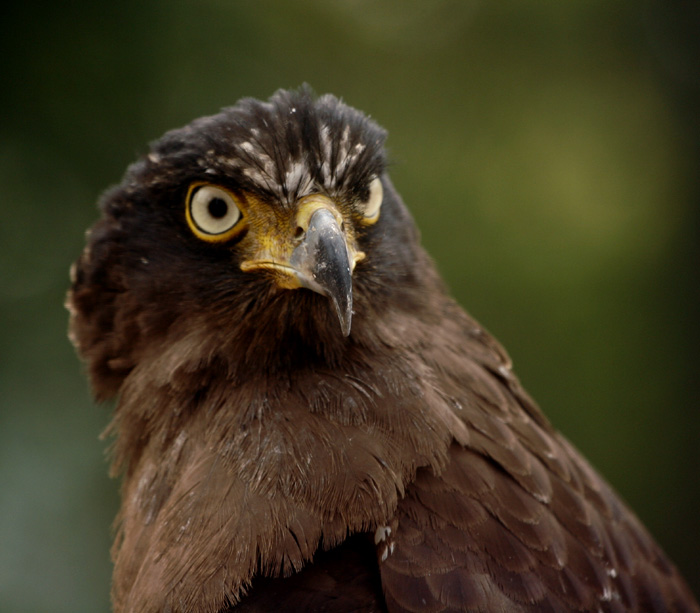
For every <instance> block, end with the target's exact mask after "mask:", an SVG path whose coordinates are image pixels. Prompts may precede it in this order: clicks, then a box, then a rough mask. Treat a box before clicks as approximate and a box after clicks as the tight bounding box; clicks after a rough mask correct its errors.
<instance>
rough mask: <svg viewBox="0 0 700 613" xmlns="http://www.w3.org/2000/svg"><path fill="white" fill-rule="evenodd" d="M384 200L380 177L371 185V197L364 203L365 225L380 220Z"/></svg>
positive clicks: (373, 180)
mask: <svg viewBox="0 0 700 613" xmlns="http://www.w3.org/2000/svg"><path fill="white" fill-rule="evenodd" d="M383 200H384V187H383V186H382V181H381V179H380V178H379V177H374V179H372V180H371V181H370V184H369V197H368V198H367V200H365V201H364V202H362V214H363V215H364V220H363V221H364V223H366V224H368V225H369V224H373V223H375V222H376V221H377V219H379V210H380V208H381V206H382V201H383Z"/></svg>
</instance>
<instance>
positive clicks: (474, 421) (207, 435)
mask: <svg viewBox="0 0 700 613" xmlns="http://www.w3.org/2000/svg"><path fill="white" fill-rule="evenodd" d="M385 140H386V133H385V131H384V130H383V129H382V128H381V127H380V126H378V125H377V124H376V123H375V122H374V121H373V120H372V119H370V118H369V117H367V116H366V115H364V114H363V113H361V112H359V111H357V110H355V109H353V108H351V107H350V106H348V105H346V104H345V103H344V102H342V101H341V100H340V99H338V98H336V97H334V96H332V95H323V96H320V97H316V96H315V95H314V94H313V93H312V92H311V90H310V89H309V88H308V87H302V88H301V89H298V90H292V91H286V90H280V91H278V92H276V93H275V94H274V95H273V96H272V97H271V98H270V99H269V100H267V101H259V100H255V99H251V98H247V99H243V100H241V101H239V102H238V103H237V104H236V105H235V106H232V107H229V108H225V109H223V110H222V111H221V112H219V113H218V114H215V115H212V116H209V117H203V118H199V119H196V120H194V121H193V122H191V123H190V124H189V125H187V126H185V127H183V128H180V129H176V130H173V131H170V132H167V133H166V134H165V135H164V136H163V137H162V138H161V139H160V140H158V141H156V142H154V143H153V144H152V145H151V147H150V149H149V151H148V152H147V153H146V154H145V155H143V156H142V157H141V158H140V159H138V160H137V161H136V162H135V163H133V164H132V165H131V166H130V167H129V168H128V169H127V171H126V174H125V176H124V179H123V180H122V182H121V184H119V185H117V186H116V187H113V188H111V189H110V190H108V191H107V192H106V193H105V194H104V195H103V197H102V199H101V203H100V209H101V217H100V219H99V220H98V221H97V222H96V223H95V224H94V226H93V227H92V228H91V230H90V231H89V233H88V238H87V245H86V247H85V249H84V251H83V252H82V254H81V255H80V257H79V259H78V260H77V262H76V263H75V265H74V266H73V269H72V275H71V278H72V283H71V288H70V290H69V293H68V298H67V305H68V309H69V311H70V324H69V330H70V338H71V340H72V342H73V343H74V344H75V346H76V347H77V350H78V353H79V355H80V356H81V358H82V359H83V360H84V362H85V365H86V369H87V371H88V375H89V379H90V381H91V386H92V389H93V392H94V395H95V397H96V399H97V400H98V401H104V400H108V399H112V398H114V399H116V402H115V408H114V415H113V419H112V421H111V423H110V426H109V427H108V432H109V434H110V435H111V436H112V437H113V446H112V458H113V464H112V472H113V474H115V475H121V477H122V489H121V508H120V511H119V514H118V518H117V520H116V534H115V541H114V545H113V549H112V557H113V561H114V573H113V582H112V601H113V607H114V610H115V611H116V612H117V613H124V612H130V613H131V612H145V613H152V612H161V611H168V612H176V611H182V612H185V611H186V612H193V613H200V612H201V613H204V612H207V613H221V612H226V611H229V612H233V611H248V612H250V611H273V610H275V611H328V612H340V611H366V612H369V611H385V612H386V611H388V612H392V613H393V612H399V611H413V612H423V611H426V612H442V611H462V612H467V611H468V612H481V613H487V612H521V613H524V612H531V613H534V612H559V611H579V612H584V611H585V612H592V613H593V612H595V613H599V612H632V611H636V612H644V613H650V612H658V613H662V612H664V613H668V612H695V613H698V612H700V607H698V604H697V602H696V601H695V600H694V597H693V595H692V594H691V592H690V590H689V588H688V587H687V585H686V583H685V582H684V580H683V578H682V577H681V576H680V574H679V571H678V570H677V569H676V567H675V566H674V565H673V563H672V562H671V561H669V559H668V558H667V557H666V555H665V554H664V553H663V552H662V550H661V549H660V547H659V546H658V545H657V544H656V543H655V542H654V540H653V539H652V537H651V536H650V535H649V533H648V532H647V531H646V529H645V528H644V527H643V525H642V524H641V523H640V521H639V520H638V519H637V518H636V517H635V515H634V514H633V512H632V511H631V510H630V509H629V508H628V507H627V506H626V505H625V503H624V502H622V501H621V499H620V498H619V497H618V496H617V495H616V493H615V492H614V491H613V490H612V489H611V487H610V486H609V485H608V484H607V483H606V482H605V481H604V479H603V478H602V477H600V476H599V475H598V474H597V473H596V472H595V470H593V469H592V468H591V466H590V465H589V464H588V462H587V461H586V460H585V459H584V458H583V457H582V456H581V454H580V453H579V452H578V451H577V450H576V449H575V448H574V447H573V446H572V445H571V443H569V442H568V441H567V439H566V438H564V437H563V436H562V435H561V434H560V433H559V432H557V431H556V430H555V429H554V428H553V427H552V425H551V424H550V422H549V421H548V420H547V418H546V417H545V416H544V415H543V413H542V412H541V411H540V409H539V408H538V407H537V405H536V404H535V403H534V402H533V400H532V399H531V398H530V397H529V396H528V394H527V393H526V392H525V391H524V389H523V387H522V386H521V384H520V382H519V380H518V378H517V377H516V375H515V374H514V373H513V370H512V368H511V361H510V359H509V357H508V355H507V354H506V352H505V351H504V349H503V348H502V347H501V345H500V344H499V343H498V342H497V341H496V340H494V338H493V337H492V336H491V335H490V334H489V333H488V332H487V331H486V330H485V329H484V328H483V327H482V326H481V325H479V324H478V323H477V322H476V321H474V319H472V318H471V317H470V316H469V315H468V314H467V313H466V312H465V311H464V310H463V309H462V308H461V307H460V306H459V305H458V304H457V303H456V302H455V301H454V300H453V299H452V298H451V297H450V296H449V294H448V292H447V290H446V287H445V284H444V283H443V281H442V280H441V278H440V276H439V274H438V272H437V271H436V267H435V265H434V264H433V262H432V261H431V259H430V257H429V256H428V255H427V254H426V252H425V251H424V249H423V248H422V247H421V244H420V239H419V233H418V230H417V228H416V226H415V224H414V222H413V220H412V218H411V216H410V213H409V212H408V210H407V208H406V206H405V205H404V203H403V202H402V200H401V197H400V196H399V194H398V193H397V191H396V189H395V188H394V186H393V185H392V182H391V179H390V178H389V174H388V172H387V158H386V152H385Z"/></svg>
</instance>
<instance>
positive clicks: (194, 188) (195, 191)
mask: <svg viewBox="0 0 700 613" xmlns="http://www.w3.org/2000/svg"><path fill="white" fill-rule="evenodd" d="M241 217H242V215H241V210H240V209H239V208H238V206H237V205H236V201H235V198H234V196H233V194H231V193H230V192H229V191H227V190H225V189H223V188H221V187H216V186H215V185H208V184H206V183H194V184H192V185H191V186H190V189H189V191H188V192H187V223H188V224H189V226H190V230H192V232H194V234H195V236H197V237H198V238H201V239H202V240H205V241H209V242H212V243H219V242H222V241H226V240H228V239H230V238H232V237H233V236H235V235H236V234H237V232H238V230H239V226H240V224H239V222H240V220H241Z"/></svg>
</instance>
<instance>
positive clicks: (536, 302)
mask: <svg viewBox="0 0 700 613" xmlns="http://www.w3.org/2000/svg"><path fill="white" fill-rule="evenodd" d="M4 5H5V6H4V8H2V9H0V14H1V15H2V26H3V27H2V30H3V34H2V37H0V58H1V59H0V62H1V63H2V76H3V79H2V84H3V88H2V89H3V91H2V94H0V130H1V133H0V188H1V190H2V192H1V193H2V207H1V211H2V215H1V217H0V219H1V221H0V318H1V328H0V334H1V336H0V610H2V611H13V612H24V611H52V612H53V611H75V612H78V611H105V610H108V607H109V604H108V592H109V576H110V572H111V568H110V562H109V554H108V549H109V546H110V542H111V535H110V524H111V521H112V518H113V516H114V514H115V511H116V506H117V489H118V483H117V482H116V481H114V480H110V479H108V477H107V461H106V459H105V449H106V447H107V442H106V441H99V440H98V435H99V433H100V432H101V431H102V429H103V428H104V427H105V426H106V424H107V422H108V419H109V412H110V407H108V406H93V405H92V403H91V401H90V397H89V393H88V391H87V385H86V382H85V380H84V377H83V376H82V372H81V365H80V364H79V362H78V360H77V359H76V357H75V355H74V352H73V350H72V348H71V347H70V345H69V343H68V341H67V339H66V334H65V330H66V321H67V314H66V312H65V310H64V309H63V306H62V303H63V299H64V294H65V291H66V288H67V285H68V267H69V264H70V263H71V261H72V260H74V259H75V258H76V257H77V255H78V254H79V252H80V250H81V249H82V245H83V240H84V238H83V232H84V230H85V229H86V228H87V227H88V225H90V224H91V223H92V222H93V221H94V220H95V219H96V216H97V213H96V210H95V205H94V203H95V201H96V199H97V198H98V196H99V194H100V193H101V192H102V191H103V190H104V189H105V188H106V187H107V186H109V185H110V184H112V183H115V182H117V181H119V180H120V177H121V175H122V173H123V171H124V169H125V168H126V165H127V164H128V163H130V162H131V161H133V159H135V157H136V156H137V155H138V154H140V153H142V152H143V151H144V150H145V145H146V143H147V142H148V141H150V140H153V139H155V138H157V137H159V136H160V135H161V134H162V133H163V132H164V131H165V130H167V129H169V128H173V127H176V126H180V125H182V124H184V123H187V122H188V121H189V120H191V119H192V118H194V117H196V116H199V115H202V114H211V113H214V112H216V111H217V110H218V109H219V108H220V107H221V106H225V105H230V104H233V103H234V102H235V101H236V100H237V99H238V98H240V97H242V96H255V97H263V98H265V97H268V96H269V95H270V94H272V92H273V91H274V90H275V89H277V88H280V87H296V86H298V85H300V84H301V83H302V82H305V81H306V82H308V83H310V84H311V85H312V86H313V87H314V88H315V90H316V91H317V92H319V93H324V92H329V91H330V92H333V93H335V94H337V95H339V96H341V97H342V98H344V99H345V100H346V101H347V102H348V103H349V104H351V105H353V106H356V107H358V108H360V109H362V110H364V111H366V112H367V113H369V114H371V115H372V116H373V117H374V118H375V119H376V120H377V121H379V122H380V123H381V124H383V125H384V126H385V127H387V128H388V130H389V133H390V138H389V147H390V153H391V157H392V159H393V161H394V168H393V169H392V175H393V178H394V183H395V184H396V186H397V187H398V189H399V190H400V191H401V192H402V194H403V196H404V198H405V200H406V202H407V204H408V205H409V207H410V208H411V209H412V210H413V213H414V215H415V217H416V219H417V221H418V224H419V226H420V227H421V229H422V232H423V239H424V242H425V244H426V246H427V248H428V250H429V251H430V252H431V253H432V255H433V256H434V258H435V259H436V261H437V263H438V266H439V268H440V269H441V271H442V272H443V273H444V275H445V277H446V279H447V281H448V283H449V285H450V287H451V288H452V290H453V292H454V293H455V295H456V296H457V298H458V299H459V301H460V302H461V303H462V304H463V305H464V306H465V307H466V308H467V309H468V310H469V311H470V312H471V313H472V314H473V315H475V316H476V317H477V319H479V320H480V321H481V322H482V323H483V324H484V325H485V326H486V327H487V328H489V329H490V330H491V331H492V332H493V333H494V334H495V335H496V336H497V337H498V338H499V339H500V340H501V341H502V342H503V343H504V344H505V346H506V347H507V348H508V349H509V351H510V353H511V355H512V357H513V359H514V362H515V369H516V372H518V373H519V375H520V377H521V379H522V380H523V381H524V383H525V385H526V387H527V388H528V389H529V390H530V391H531V393H532V394H533V396H534V397H535V398H536V399H537V400H538V401H539V403H540V404H541V405H542V407H543V409H544V410H545V412H546V413H547V414H548V415H549V416H550V417H551V419H552V420H553V422H554V423H555V425H556V426H557V427H559V428H560V429H561V430H563V431H564V432H565V433H566V435H567V436H568V437H569V438H570V439H571V440H573V441H574V443H575V444H576V445H577V446H578V447H579V448H580V449H582V451H583V452H584V453H585V454H586V455H587V456H588V457H589V458H590V459H591V461H592V462H593V464H594V465H595V466H596V467H597V468H598V469H599V470H600V471H601V472H602V473H603V474H605V475H606V476H607V477H608V479H609V480H610V481H611V482H612V483H613V485H614V486H615V487H616V488H617V489H618V490H619V491H620V492H621V494H622V495H623V497H624V498H625V499H627V500H628V501H629V502H630V504H631V505H632V506H633V507H634V508H635V509H636V511H637V513H638V514H639V515H640V516H641V518H642V519H643V521H644V522H645V523H646V524H647V525H648V526H649V528H650V530H651V531H652V533H654V534H655V536H656V537H657V539H658V540H659V541H660V543H661V544H662V545H663V547H664V548H665V549H666V550H667V552H668V553H669V554H670V556H671V557H672V558H673V559H674V560H675V561H676V562H677V563H678V565H679V566H680V567H681V569H682V570H683V572H684V573H685V574H686V576H687V578H688V580H689V581H690V583H691V585H692V587H693V589H694V591H695V592H696V593H700V528H699V527H698V524H699V522H698V513H699V512H700V492H699V487H698V486H699V476H698V475H699V471H700V450H699V447H700V430H699V428H698V426H699V418H698V401H697V398H698V391H699V389H698V388H699V386H698V373H697V368H698V359H697V347H698V342H699V341H700V333H699V331H700V328H699V325H698V321H697V316H698V305H699V302H700V300H699V295H698V250H699V248H698V238H699V237H700V233H699V232H698V226H699V223H698V221H699V217H700V216H699V209H698V204H699V198H698V194H699V191H698V168H699V166H698V162H699V160H700V155H699V154H698V151H699V146H698V144H699V142H700V138H699V134H700V122H699V120H698V114H697V113H696V111H695V109H696V108H697V106H699V104H698V103H699V102H700V101H699V100H698V98H699V97H700V95H699V92H700V85H699V83H700V70H699V67H700V53H699V52H698V39H699V38H700V37H698V32H700V20H699V19H698V11H699V8H698V7H700V4H698V3H697V2H687V3H677V2H676V3H674V2H662V1H661V0H658V2H648V1H647V2H640V1H628V2H627V1H622V0H605V1H602V0H569V1H567V2H538V3H526V2H516V1H514V0H511V1H508V0H502V1H499V2H485V1H482V2H477V1H473V2H469V1H463V0H462V1H458V0H413V1H408V0H393V1H383V2H376V1H371V0H342V1H340V0H339V1H336V2H326V1H324V0H302V1H299V2H289V1H287V0H285V1H282V0H280V1H276V2H253V1H250V2H243V1H241V2H227V1H224V0H218V1H215V0H205V1H201V0H200V1H197V2H195V1H191V2H184V1H168V2H165V1H162V2H158V1H156V0H148V1H144V0H139V1H138V2H137V1H135V0H134V1H126V2H112V3H96V2H93V1H90V2H86V1H83V2H71V3H51V4H48V3H47V4H42V3H28V2H25V3H18V2H12V3H9V2H8V3H4ZM10 7H11V8H10Z"/></svg>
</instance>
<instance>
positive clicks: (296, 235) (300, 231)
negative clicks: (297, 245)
mask: <svg viewBox="0 0 700 613" xmlns="http://www.w3.org/2000/svg"><path fill="white" fill-rule="evenodd" d="M304 232H305V230H304V228H302V227H301V226H297V229H296V230H295V231H294V238H295V239H297V240H298V239H300V238H302V237H303V236H304Z"/></svg>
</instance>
